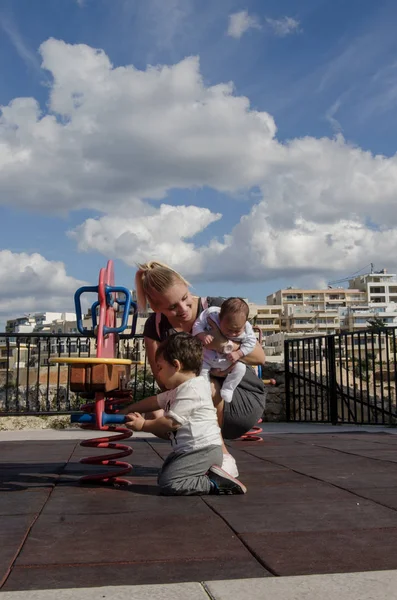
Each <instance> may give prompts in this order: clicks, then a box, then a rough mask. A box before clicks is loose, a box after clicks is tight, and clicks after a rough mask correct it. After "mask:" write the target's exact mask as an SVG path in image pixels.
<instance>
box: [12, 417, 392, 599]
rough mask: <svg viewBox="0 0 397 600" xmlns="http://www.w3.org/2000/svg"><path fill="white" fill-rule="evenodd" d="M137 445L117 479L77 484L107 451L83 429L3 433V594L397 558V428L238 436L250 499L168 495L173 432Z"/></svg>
mask: <svg viewBox="0 0 397 600" xmlns="http://www.w3.org/2000/svg"><path fill="white" fill-rule="evenodd" d="M88 437H89V436H88ZM0 439H1V438H0ZM128 443H129V444H131V445H132V447H133V449H134V453H133V454H132V455H131V456H130V457H128V460H130V462H131V463H132V464H133V465H134V471H133V477H132V478H131V480H132V482H133V485H131V486H130V487H129V488H119V489H112V488H107V487H98V486H97V487H85V486H84V487H83V486H80V485H79V484H78V483H77V480H78V476H79V475H81V474H83V473H87V472H97V470H98V469H99V467H95V466H88V465H81V464H79V459H80V458H81V457H82V456H87V455H93V454H97V453H98V454H99V453H100V452H101V451H99V450H93V449H90V448H81V447H80V446H79V441H78V440H76V439H59V440H47V441H43V440H36V441H26V442H23V441H0V532H1V533H0V541H1V543H0V581H1V585H2V587H1V591H2V592H5V591H15V590H41V589H54V588H89V587H93V586H115V585H117V586H125V585H137V584H159V583H178V582H196V581H197V582H199V581H211V580H212V581H213V580H228V579H238V578H263V577H274V576H284V575H306V574H315V573H317V574H323V573H349V572H355V571H378V570H387V569H397V436H396V435H389V434H388V433H386V432H385V433H356V432H349V433H343V429H341V428H338V429H337V430H336V429H335V433H319V434H310V433H307V434H293V433H290V434H286V435H284V434H280V435H278V434H271V435H265V436H264V442H263V443H255V442H233V443H232V444H231V451H232V453H233V454H234V456H235V457H236V459H237V462H238V466H239V469H240V478H241V480H242V481H243V482H244V483H245V484H246V485H247V487H248V494H247V495H245V496H238V497H216V496H207V497H200V498H198V497H196V498H193V497H191V498H164V497H161V496H158V493H157V492H158V491H157V487H156V472H157V470H158V468H159V466H160V465H161V462H162V458H161V457H162V456H165V455H166V454H167V453H168V451H169V447H168V444H166V443H165V442H164V443H163V442H161V441H159V440H156V439H153V438H151V439H142V438H140V439H134V438H131V440H129V441H128ZM102 452H103V451H102Z"/></svg>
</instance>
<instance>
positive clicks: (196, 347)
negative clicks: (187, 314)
mask: <svg viewBox="0 0 397 600" xmlns="http://www.w3.org/2000/svg"><path fill="white" fill-rule="evenodd" d="M159 356H162V357H163V358H164V360H166V361H167V362H168V363H169V364H170V365H173V364H174V361H175V360H179V362H180V363H181V365H182V370H183V371H192V372H193V373H195V374H196V375H200V371H201V367H202V364H203V345H202V343H201V342H200V340H199V339H198V338H196V337H194V336H193V335H190V333H185V332H184V331H180V332H178V333H173V334H172V335H170V336H169V337H167V338H166V339H165V340H163V341H162V342H161V344H160V345H159V347H158V348H157V350H156V359H157V358H159Z"/></svg>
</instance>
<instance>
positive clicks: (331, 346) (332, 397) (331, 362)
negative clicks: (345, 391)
mask: <svg viewBox="0 0 397 600" xmlns="http://www.w3.org/2000/svg"><path fill="white" fill-rule="evenodd" d="M327 363H328V364H327V366H328V385H329V416H330V421H331V423H332V425H337V423H338V390H337V384H336V362H335V337H334V336H333V335H329V336H328V337H327Z"/></svg>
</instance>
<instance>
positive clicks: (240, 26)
mask: <svg viewBox="0 0 397 600" xmlns="http://www.w3.org/2000/svg"><path fill="white" fill-rule="evenodd" d="M260 28H261V26H260V23H259V21H258V18H257V17H255V16H252V15H249V14H248V11H246V10H240V11H239V12H236V13H233V14H232V15H229V26H228V29H227V35H230V36H231V37H234V38H236V39H240V38H241V36H242V35H244V33H246V32H247V31H248V30H249V29H260Z"/></svg>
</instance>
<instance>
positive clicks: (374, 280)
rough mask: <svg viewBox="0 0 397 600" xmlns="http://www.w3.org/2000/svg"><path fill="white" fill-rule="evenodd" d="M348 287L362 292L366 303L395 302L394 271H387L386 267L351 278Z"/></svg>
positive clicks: (395, 285) (395, 283) (395, 282)
mask: <svg viewBox="0 0 397 600" xmlns="http://www.w3.org/2000/svg"><path fill="white" fill-rule="evenodd" d="M349 288H357V289H358V290H360V291H361V292H364V293H365V294H366V300H367V302H368V304H383V305H386V304H390V303H392V302H396V303H397V276H396V275H395V273H387V271H386V269H382V270H381V271H379V272H377V273H367V274H366V275H360V276H359V277H356V278H355V279H351V280H350V281H349Z"/></svg>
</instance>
